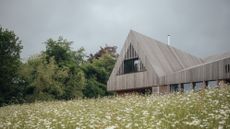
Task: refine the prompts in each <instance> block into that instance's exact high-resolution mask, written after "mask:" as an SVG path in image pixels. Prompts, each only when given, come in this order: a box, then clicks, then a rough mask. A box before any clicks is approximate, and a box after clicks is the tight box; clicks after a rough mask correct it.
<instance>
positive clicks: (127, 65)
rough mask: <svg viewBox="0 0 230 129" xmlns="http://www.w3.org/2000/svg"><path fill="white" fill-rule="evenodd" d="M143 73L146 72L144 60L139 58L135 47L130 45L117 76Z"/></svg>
mask: <svg viewBox="0 0 230 129" xmlns="http://www.w3.org/2000/svg"><path fill="white" fill-rule="evenodd" d="M143 71H146V68H145V67H144V65H143V63H142V60H141V59H140V58H139V56H138V54H137V52H136V51H135V50H134V48H133V45H132V44H130V45H129V47H128V50H127V52H126V54H125V58H124V60H123V61H122V63H121V65H120V67H119V70H118V72H117V75H122V74H126V73H134V72H143Z"/></svg>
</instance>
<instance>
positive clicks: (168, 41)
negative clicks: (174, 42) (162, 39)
mask: <svg viewBox="0 0 230 129" xmlns="http://www.w3.org/2000/svg"><path fill="white" fill-rule="evenodd" d="M168 45H170V35H168Z"/></svg>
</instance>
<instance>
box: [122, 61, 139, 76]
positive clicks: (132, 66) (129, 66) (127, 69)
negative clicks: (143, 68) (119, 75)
mask: <svg viewBox="0 0 230 129" xmlns="http://www.w3.org/2000/svg"><path fill="white" fill-rule="evenodd" d="M139 67H140V61H139V59H138V58H134V59H129V60H124V74H126V73H133V72H139V71H140V68H139Z"/></svg>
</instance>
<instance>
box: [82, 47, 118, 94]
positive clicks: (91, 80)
mask: <svg viewBox="0 0 230 129" xmlns="http://www.w3.org/2000/svg"><path fill="white" fill-rule="evenodd" d="M107 48H110V47H107ZM101 50H104V49H102V48H101ZM101 50H99V52H97V53H100V51H101ZM102 53H103V54H101V55H100V56H98V55H99V54H95V55H96V56H95V57H93V58H91V59H92V60H91V59H90V60H88V63H86V64H85V65H84V66H83V70H84V72H85V76H86V78H87V82H86V87H85V88H84V90H83V93H84V96H86V97H89V98H92V97H98V96H106V95H110V94H112V93H111V92H107V89H106V84H107V81H108V78H109V76H110V74H111V72H112V70H113V67H114V64H115V62H116V57H117V56H114V55H117V54H116V51H115V52H112V53H110V51H107V52H105V53H104V52H102Z"/></svg>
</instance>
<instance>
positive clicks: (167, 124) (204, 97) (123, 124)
mask: <svg viewBox="0 0 230 129" xmlns="http://www.w3.org/2000/svg"><path fill="white" fill-rule="evenodd" d="M0 128H18V129H22V128H25V129H33V128H38V129H43V128H48V129H51V128H53V129H54V128H68V129H71V128H73V129H90V128H92V129H115V128H117V129H125V128H127V129H129V128H135V129H141V128H142V129H147V128H160V129H175V128H178V129H199V128H202V129H203V128H207V129H210V128H211V129H222V128H230V87H229V86H227V87H224V88H216V89H209V90H203V91H200V92H195V93H194V92H191V93H187V94H180V93H175V94H168V95H163V96H157V95H150V96H141V95H124V96H116V97H105V98H98V99H82V100H72V101H56V102H37V103H33V104H23V105H12V106H6V107H1V108H0Z"/></svg>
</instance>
